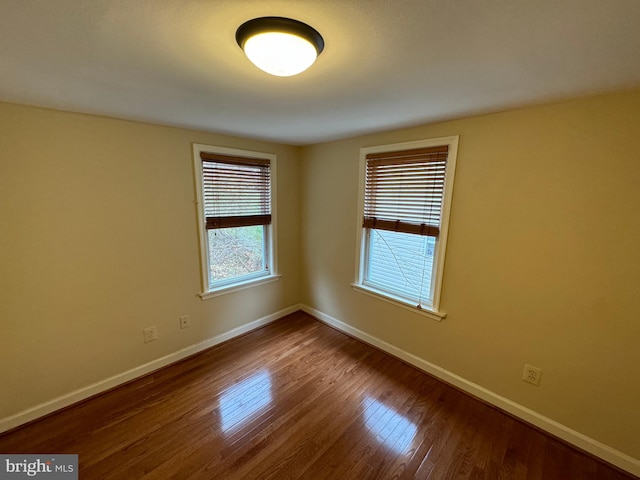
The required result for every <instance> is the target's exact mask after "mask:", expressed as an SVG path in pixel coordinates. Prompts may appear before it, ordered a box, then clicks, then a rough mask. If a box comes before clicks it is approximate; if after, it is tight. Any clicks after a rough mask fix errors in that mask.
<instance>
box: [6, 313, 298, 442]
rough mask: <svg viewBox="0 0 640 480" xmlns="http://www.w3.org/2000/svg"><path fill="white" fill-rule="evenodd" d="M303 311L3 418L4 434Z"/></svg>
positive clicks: (223, 335)
mask: <svg viewBox="0 0 640 480" xmlns="http://www.w3.org/2000/svg"><path fill="white" fill-rule="evenodd" d="M300 309H301V306H300V305H293V306H291V307H289V308H285V309H284V310H280V311H279V312H275V313H272V314H271V315H267V316H265V317H262V318H259V319H258V320H254V321H253V322H250V323H247V324H245V325H242V326H240V327H237V328H234V329H232V330H229V331H228V332H225V333H221V334H220V335H216V336H215V337H213V338H210V339H208V340H205V341H203V342H200V343H196V344H195V345H191V346H189V347H186V348H183V349H181V350H178V351H177V352H174V353H170V354H169V355H165V356H164V357H161V358H157V359H156V360H152V361H151V362H148V363H145V364H144V365H140V366H138V367H135V368H132V369H131V370H127V371H126V372H123V373H119V374H117V375H114V376H113V377H109V378H107V379H105V380H101V381H99V382H96V383H94V384H91V385H89V386H86V387H83V388H80V389H78V390H75V391H73V392H70V393H67V394H65V395H62V396H60V397H58V398H54V399H53V400H50V401H48V402H44V403H41V404H40V405H36V406H35V407H31V408H29V409H27V410H23V411H21V412H18V413H16V414H15V415H11V416H10V417H5V418H2V419H0V433H2V432H5V431H7V430H10V429H12V428H15V427H18V426H20V425H23V424H25V423H27V422H30V421H32V420H35V419H37V418H40V417H43V416H45V415H48V414H50V413H53V412H55V411H56V410H60V409H61V408H65V407H68V406H70V405H73V404H74V403H77V402H79V401H81V400H85V399H87V398H89V397H92V396H94V395H97V394H99V393H102V392H105V391H107V390H109V389H111V388H114V387H117V386H118V385H122V384H123V383H126V382H129V381H131V380H135V379H136V378H138V377H142V376H143V375H146V374H148V373H151V372H153V371H154V370H158V369H159V368H162V367H166V366H167V365H170V364H172V363H175V362H177V361H179V360H182V359H184V358H187V357H189V356H191V355H193V354H196V353H198V352H201V351H203V350H206V349H207V348H211V347H213V346H215V345H218V344H220V343H222V342H226V341H227V340H230V339H232V338H234V337H237V336H239V335H243V334H245V333H247V332H250V331H251V330H255V329H257V328H260V327H262V326H264V325H267V324H268V323H271V322H274V321H276V320H278V319H279V318H282V317H284V316H286V315H289V314H290V313H293V312H297V311H298V310H300Z"/></svg>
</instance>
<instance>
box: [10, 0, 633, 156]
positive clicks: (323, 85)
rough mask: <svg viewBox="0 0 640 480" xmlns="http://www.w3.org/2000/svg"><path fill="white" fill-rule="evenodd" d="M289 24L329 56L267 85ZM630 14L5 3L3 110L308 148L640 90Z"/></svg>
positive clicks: (600, 2) (226, 2) (586, 6)
mask: <svg viewBox="0 0 640 480" xmlns="http://www.w3.org/2000/svg"><path fill="white" fill-rule="evenodd" d="M259 16H285V17H291V18H295V19H297V20H301V21H303V22H306V23H308V24H310V25H312V26H313V27H315V28H316V29H317V30H318V31H320V33H321V34H322V35H323V37H324V39H325V50H324V52H323V53H322V54H321V55H320V57H319V58H318V60H317V62H316V63H315V64H314V65H313V66H312V67H311V69H309V70H308V71H306V72H304V73H302V74H301V75H298V76H296V77H289V78H279V77H272V76H269V75H267V74H265V73H263V72H261V71H260V70H258V69H257V68H256V67H254V66H253V65H252V64H251V63H250V62H249V61H248V60H247V59H246V58H245V57H244V55H243V53H242V51H241V50H240V48H239V47H238V45H237V44H236V43H235V37H234V36H235V31H236V29H237V28H238V26H240V25H241V24H242V23H243V22H245V21H246V20H249V19H251V18H255V17H259ZM639 54H640V0H0V101H6V102H13V103H23V104H29V105H38V106H44V107H51V108H56V109H62V110H70V111H78V112H87V113H95V114H100V115H107V116H113V117H118V118H126V119H133V120H141V121H148V122H153V123H161V124H167V125H176V126H184V127H189V128H195V129H199V130H208V131H215V132H220V133H228V134H233V135H239V136H243V137H252V138H261V139H268V140H273V141H277V142H281V143H288V144H294V145H305V144H310V143H318V142H322V141H327V140H333V139H337V138H343V137H348V136H353V135H356V134H361V133H367V132H372V131H378V130H386V129H390V128H395V127H403V126H409V125H415V124H421V123H426V122H430V121H435V120H443V119H449V118H455V117H462V116H468V115H472V114H478V113H484V112H490V111H497V110H504V109H509V108H513V107H518V106H523V105H529V104H534V103H541V102H548V101H554V100H558V99H564V98H570V97H576V96H582V95H587V94H592V93H599V92H606V91H611V90H617V89H623V88H631V87H636V86H640V56H639Z"/></svg>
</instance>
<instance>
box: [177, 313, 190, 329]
mask: <svg viewBox="0 0 640 480" xmlns="http://www.w3.org/2000/svg"><path fill="white" fill-rule="evenodd" d="M190 326H191V319H190V318H189V315H182V316H181V317H180V328H189V327H190Z"/></svg>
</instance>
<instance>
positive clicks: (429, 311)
mask: <svg viewBox="0 0 640 480" xmlns="http://www.w3.org/2000/svg"><path fill="white" fill-rule="evenodd" d="M458 140H459V136H458V135H454V136H450V137H440V138H433V139H425V140H416V141H412V142H402V143H394V144H389V145H377V146H372V147H365V148H361V149H360V166H359V180H358V181H359V186H358V217H357V221H358V226H357V232H358V235H357V243H356V269H355V281H354V283H353V284H352V286H353V287H354V289H355V290H356V291H358V292H361V293H365V294H367V295H370V296H373V297H374V298H378V299H382V300H385V301H388V302H391V303H393V304H396V305H399V306H401V307H403V308H406V309H409V310H411V311H413V312H416V313H419V314H422V315H425V316H427V317H429V318H432V319H434V320H437V321H440V320H442V319H444V318H445V317H446V315H447V314H446V313H444V312H442V311H441V310H440V295H441V291H442V278H443V275H444V263H445V254H446V249H447V237H448V232H449V215H450V211H451V198H452V194H453V182H454V177H455V169H456V158H457V154H458ZM444 145H447V146H448V147H449V152H448V157H447V173H446V177H445V187H444V196H443V204H442V216H441V225H440V234H439V236H438V238H437V240H436V245H435V251H434V263H435V267H434V269H435V272H434V276H433V277H432V284H431V288H432V291H433V295H432V303H431V305H423V306H422V307H421V308H418V307H416V305H415V304H414V303H412V302H410V301H408V300H406V299H404V298H402V297H399V296H397V295H394V294H393V293H390V292H387V291H384V290H381V289H378V288H375V287H372V286H370V285H366V284H365V283H364V281H365V278H366V272H365V269H366V267H367V261H366V260H367V259H366V255H367V243H368V236H369V229H367V228H364V227H363V226H362V219H363V216H364V194H365V181H366V170H367V159H366V157H367V155H368V154H371V153H384V152H393V151H400V150H411V149H415V148H428V147H437V146H444Z"/></svg>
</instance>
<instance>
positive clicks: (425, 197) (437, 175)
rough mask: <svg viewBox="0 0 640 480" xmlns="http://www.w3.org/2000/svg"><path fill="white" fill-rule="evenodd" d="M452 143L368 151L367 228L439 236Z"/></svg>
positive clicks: (365, 213)
mask: <svg viewBox="0 0 640 480" xmlns="http://www.w3.org/2000/svg"><path fill="white" fill-rule="evenodd" d="M448 152H449V148H448V146H446V145H445V146H441V147H431V148H417V149H413V150H403V151H399V152H383V153H370V154H367V156H366V160H367V172H366V183H365V197H364V220H363V227H364V228H373V229H378V230H389V231H394V232H404V233H414V234H418V235H428V236H431V237H437V236H438V235H439V233H440V219H441V215H442V202H443V196H444V181H445V173H446V167H447V157H448Z"/></svg>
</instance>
